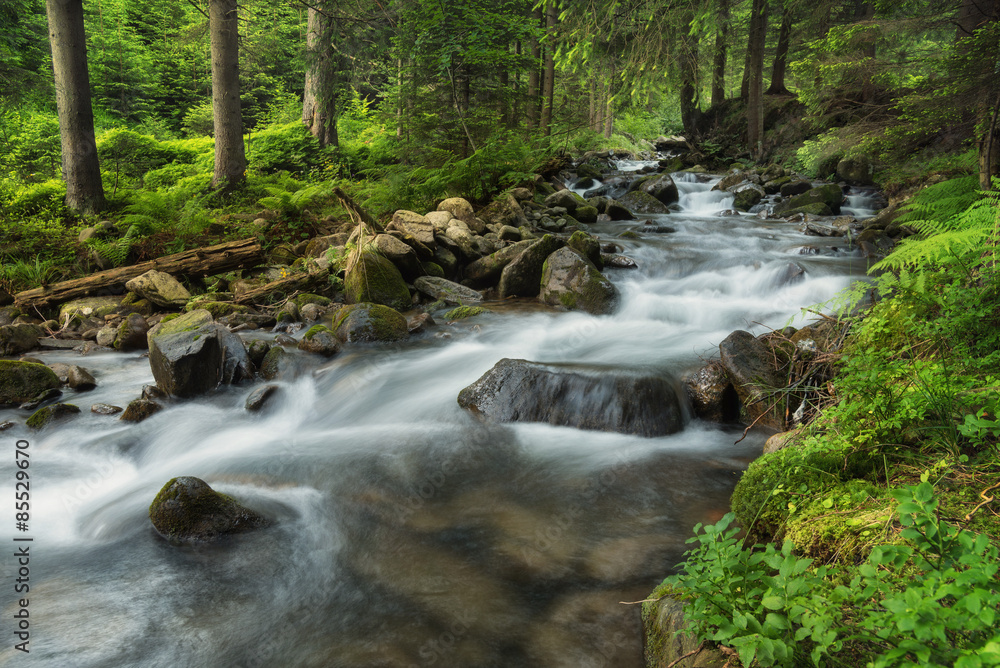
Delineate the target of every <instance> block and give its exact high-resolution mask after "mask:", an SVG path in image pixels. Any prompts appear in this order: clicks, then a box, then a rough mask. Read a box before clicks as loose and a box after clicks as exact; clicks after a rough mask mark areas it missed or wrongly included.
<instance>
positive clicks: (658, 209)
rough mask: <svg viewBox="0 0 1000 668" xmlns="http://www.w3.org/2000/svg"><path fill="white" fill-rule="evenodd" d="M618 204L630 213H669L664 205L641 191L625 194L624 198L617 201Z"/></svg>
mask: <svg viewBox="0 0 1000 668" xmlns="http://www.w3.org/2000/svg"><path fill="white" fill-rule="evenodd" d="M618 203H619V204H620V205H622V206H624V207H625V208H627V209H628V210H629V211H631V212H632V213H646V214H656V213H670V209H669V208H667V205H666V204H664V203H663V202H661V201H660V200H658V199H656V198H655V197H653V196H652V195H650V194H649V193H647V192H643V191H641V190H633V191H632V192H630V193H626V194H625V196H624V197H622V198H621V199H619V200H618Z"/></svg>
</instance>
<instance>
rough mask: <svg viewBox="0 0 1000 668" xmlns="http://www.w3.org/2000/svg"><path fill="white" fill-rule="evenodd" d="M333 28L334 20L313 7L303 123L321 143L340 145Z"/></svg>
mask: <svg viewBox="0 0 1000 668" xmlns="http://www.w3.org/2000/svg"><path fill="white" fill-rule="evenodd" d="M323 9H325V5H324V7H323ZM333 30H334V25H333V20H332V19H331V18H330V17H329V16H326V15H324V14H323V13H322V12H319V11H316V10H315V9H313V8H311V7H310V8H309V18H308V32H307V33H306V83H305V88H304V90H303V94H302V122H303V123H305V125H306V127H307V128H308V129H309V132H310V133H311V134H312V136H313V137H315V138H316V139H317V140H318V141H319V145H320V146H337V144H338V141H339V140H338V137H337V116H338V113H337V91H336V76H337V73H336V72H335V71H334V68H333V60H334V59H333Z"/></svg>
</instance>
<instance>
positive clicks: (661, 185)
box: [623, 174, 679, 208]
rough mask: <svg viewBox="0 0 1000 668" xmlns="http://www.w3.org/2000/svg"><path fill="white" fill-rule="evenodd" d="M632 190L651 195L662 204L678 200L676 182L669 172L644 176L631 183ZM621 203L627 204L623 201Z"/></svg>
mask: <svg viewBox="0 0 1000 668" xmlns="http://www.w3.org/2000/svg"><path fill="white" fill-rule="evenodd" d="M632 190H634V191H639V192H644V193H647V194H649V195H652V196H653V197H655V198H656V199H657V200H659V201H660V202H662V203H663V204H673V203H674V202H677V201H678V200H679V195H678V192H677V184H676V183H674V180H673V179H672V178H671V177H670V175H669V174H654V175H651V176H644V177H642V178H641V179H638V180H636V181H635V182H634V183H633V185H632ZM623 204H625V206H628V204H627V203H625V202H623ZM630 208H631V207H630Z"/></svg>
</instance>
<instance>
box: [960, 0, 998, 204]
mask: <svg viewBox="0 0 1000 668" xmlns="http://www.w3.org/2000/svg"><path fill="white" fill-rule="evenodd" d="M957 18H958V21H957V24H958V26H957V29H956V31H955V42H956V44H955V49H956V51H957V52H958V53H959V54H961V55H962V56H963V57H964V58H966V59H970V60H973V61H974V62H976V63H978V64H979V67H978V68H977V69H978V71H970V72H968V73H967V74H968V76H970V77H971V78H973V79H974V80H975V81H976V82H977V83H978V85H975V84H973V85H975V86H976V89H977V91H976V97H977V98H978V100H975V101H974V102H973V103H972V105H971V106H972V109H973V111H974V113H975V116H976V117H977V118H978V120H979V124H978V134H979V136H978V137H977V144H978V154H979V155H978V158H979V160H978V162H979V187H980V188H982V189H983V190H992V189H993V181H992V177H995V176H1000V118H998V117H1000V84H998V83H997V79H996V76H995V74H994V72H993V64H994V63H996V62H997V59H998V58H1000V44H997V43H996V42H995V41H989V42H988V43H987V44H982V42H983V41H984V40H983V39H982V38H981V37H979V38H978V39H977V38H976V31H977V30H980V29H983V28H985V27H987V26H988V25H989V24H990V23H992V22H994V21H1000V0H963V2H962V5H961V7H960V8H959V13H958V17H957ZM977 42H978V43H979V44H981V45H982V46H981V47H980V48H981V50H982V52H981V53H980V52H977V53H976V54H975V56H974V57H972V58H970V53H971V52H972V50H973V49H975V48H976V46H977Z"/></svg>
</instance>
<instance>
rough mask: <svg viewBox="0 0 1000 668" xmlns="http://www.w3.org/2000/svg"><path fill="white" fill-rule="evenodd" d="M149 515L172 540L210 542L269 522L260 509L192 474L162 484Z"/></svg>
mask: <svg viewBox="0 0 1000 668" xmlns="http://www.w3.org/2000/svg"><path fill="white" fill-rule="evenodd" d="M149 519H150V521H151V522H152V523H153V527H154V528H155V529H156V532H157V533H158V534H160V535H161V536H163V537H164V538H166V539H167V540H169V541H170V542H172V543H204V542H210V541H214V540H218V539H219V538H222V537H223V536H228V535H232V534H238V533H243V532H245V531H251V530H253V529H259V528H261V527H266V526H268V525H269V524H270V522H269V521H268V520H267V518H265V517H264V516H263V515H261V514H260V513H258V512H256V511H254V510H251V509H249V508H246V507H245V506H242V505H240V503H239V502H238V501H236V499H234V498H233V497H231V496H228V495H226V494H220V493H219V492H216V491H215V490H214V489H212V488H211V487H209V485H208V484H207V483H206V482H205V481H204V480H201V479H199V478H194V477H189V476H185V477H181V478H174V479H173V480H171V481H170V482H168V483H167V484H166V485H164V486H163V488H162V489H161V490H160V492H159V493H158V494H157V495H156V498H155V499H153V503H152V504H150V506H149Z"/></svg>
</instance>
